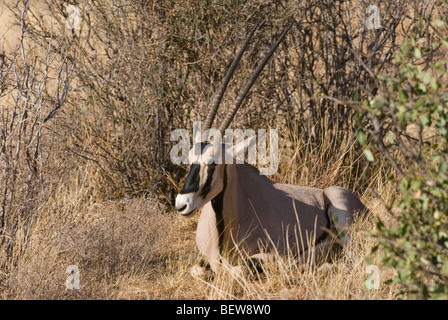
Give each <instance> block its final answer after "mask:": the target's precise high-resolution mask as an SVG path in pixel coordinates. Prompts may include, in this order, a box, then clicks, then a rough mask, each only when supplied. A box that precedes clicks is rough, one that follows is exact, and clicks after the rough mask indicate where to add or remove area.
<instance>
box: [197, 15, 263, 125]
mask: <svg viewBox="0 0 448 320" xmlns="http://www.w3.org/2000/svg"><path fill="white" fill-rule="evenodd" d="M260 22H261V19H260V20H258V22H257V24H256V25H255V26H254V27H253V28H252V30H251V31H250V33H249V35H248V36H247V39H246V41H244V44H243V46H242V47H241V49H240V51H239V52H238V54H237V56H236V57H235V59H234V60H233V62H232V64H231V65H230V68H229V70H228V71H227V73H226V76H225V77H224V79H223V80H222V82H221V85H220V86H219V88H218V90H217V91H216V93H215V96H214V97H213V100H212V102H211V104H210V110H209V112H208V114H207V118H206V119H205V126H204V131H205V130H207V129H210V128H211V126H212V123H213V120H214V119H215V117H216V111H217V110H218V106H219V103H220V102H221V99H222V96H223V95H224V92H225V91H226V88H227V85H228V84H229V81H230V78H232V75H233V73H234V72H235V69H236V66H237V64H238V62H239V61H240V59H241V57H242V56H243V53H244V51H245V50H246V48H247V46H248V45H249V41H250V39H251V38H252V36H253V35H254V33H255V31H256V30H257V28H258V26H259V25H260Z"/></svg>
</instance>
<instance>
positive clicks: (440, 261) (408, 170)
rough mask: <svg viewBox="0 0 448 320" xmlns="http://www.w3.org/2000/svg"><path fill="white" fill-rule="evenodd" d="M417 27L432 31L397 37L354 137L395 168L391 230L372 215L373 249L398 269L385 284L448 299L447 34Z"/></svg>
mask: <svg viewBox="0 0 448 320" xmlns="http://www.w3.org/2000/svg"><path fill="white" fill-rule="evenodd" d="M420 27H421V28H422V29H424V28H429V29H432V30H433V35H434V36H433V37H432V38H431V39H430V40H429V39H428V38H423V37H420V36H419V35H418V34H414V35H412V36H410V37H408V38H406V39H405V40H404V41H403V44H402V46H401V48H400V50H398V52H397V53H396V54H395V61H396V65H397V68H396V70H395V71H394V72H392V73H388V74H384V75H379V76H378V80H379V81H378V83H379V90H378V93H377V95H376V97H375V98H374V99H371V98H365V99H364V100H363V101H362V102H363V107H362V108H361V110H360V112H359V113H358V120H359V123H360V124H362V127H360V131H359V132H358V140H359V141H360V142H361V143H362V144H363V145H364V146H365V155H366V157H367V158H368V159H369V160H371V161H374V160H375V158H376V157H381V156H385V157H386V158H387V159H388V161H389V163H390V165H391V166H393V168H394V169H395V172H396V179H397V180H396V181H397V188H398V191H399V194H400V196H399V198H398V199H397V204H398V208H399V209H400V214H399V215H396V216H395V218H396V224H395V225H394V227H392V228H388V227H386V226H385V224H384V223H383V222H382V221H381V220H379V219H378V220H377V222H376V226H377V229H378V232H377V233H376V235H375V236H376V237H378V239H379V245H378V246H375V247H374V249H373V251H374V252H375V251H377V250H378V249H380V248H381V260H382V262H383V263H385V266H389V267H393V268H395V269H396V270H397V272H398V274H397V276H396V277H395V278H394V279H393V280H390V282H391V283H399V284H401V288H402V290H401V294H402V296H403V297H407V298H417V299H439V298H443V299H447V298H448V171H447V168H448V130H447V129H448V85H447V82H446V76H447V72H446V68H447V65H446V59H445V58H443V56H444V55H445V56H446V52H447V51H446V50H447V49H448V41H447V39H448V38H447V35H448V32H447V27H446V24H445V23H444V22H443V21H441V20H432V19H429V20H428V21H426V20H425V19H421V22H420ZM442 80H444V81H442ZM391 207H392V205H391ZM391 214H392V212H391Z"/></svg>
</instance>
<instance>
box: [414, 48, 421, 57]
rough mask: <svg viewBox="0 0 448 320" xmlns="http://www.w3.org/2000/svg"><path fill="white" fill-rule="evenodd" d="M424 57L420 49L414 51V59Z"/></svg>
mask: <svg viewBox="0 0 448 320" xmlns="http://www.w3.org/2000/svg"><path fill="white" fill-rule="evenodd" d="M421 57H422V51H421V50H420V49H419V48H415V49H414V58H415V59H420V58H421Z"/></svg>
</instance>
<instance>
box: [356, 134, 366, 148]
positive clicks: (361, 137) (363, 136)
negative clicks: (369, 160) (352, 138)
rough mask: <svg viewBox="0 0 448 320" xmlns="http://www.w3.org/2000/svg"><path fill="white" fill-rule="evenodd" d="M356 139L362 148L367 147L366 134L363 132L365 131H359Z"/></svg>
mask: <svg viewBox="0 0 448 320" xmlns="http://www.w3.org/2000/svg"><path fill="white" fill-rule="evenodd" d="M356 138H357V139H358V141H359V143H360V144H361V145H362V146H365V145H366V140H367V139H366V134H365V133H364V132H363V131H361V130H358V133H357V135H356Z"/></svg>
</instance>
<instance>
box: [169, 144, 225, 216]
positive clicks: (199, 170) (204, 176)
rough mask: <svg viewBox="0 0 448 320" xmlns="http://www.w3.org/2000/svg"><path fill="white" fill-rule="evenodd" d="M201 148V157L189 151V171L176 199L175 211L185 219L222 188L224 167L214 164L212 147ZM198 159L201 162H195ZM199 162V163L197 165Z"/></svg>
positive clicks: (204, 145) (205, 145)
mask: <svg viewBox="0 0 448 320" xmlns="http://www.w3.org/2000/svg"><path fill="white" fill-rule="evenodd" d="M207 146H208V145H207V144H203V145H202V146H201V153H202V154H201V156H198V155H195V154H194V149H192V150H191V151H190V156H189V158H190V163H192V164H191V165H190V170H189V172H188V175H187V178H186V179H185V183H184V186H183V187H182V189H181V191H180V193H179V194H178V195H177V197H176V210H177V211H179V213H180V214H182V215H183V216H185V217H192V216H193V215H194V213H196V211H197V209H198V208H200V207H202V206H203V205H204V204H205V203H207V202H208V201H210V200H211V199H213V198H214V197H215V196H216V195H218V194H219V193H220V192H221V191H222V188H223V182H222V171H223V167H224V165H222V164H215V163H213V162H212V161H211V160H212V159H213V147H211V146H209V147H207ZM198 159H200V160H201V161H197V160H198ZM198 162H199V163H198Z"/></svg>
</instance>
